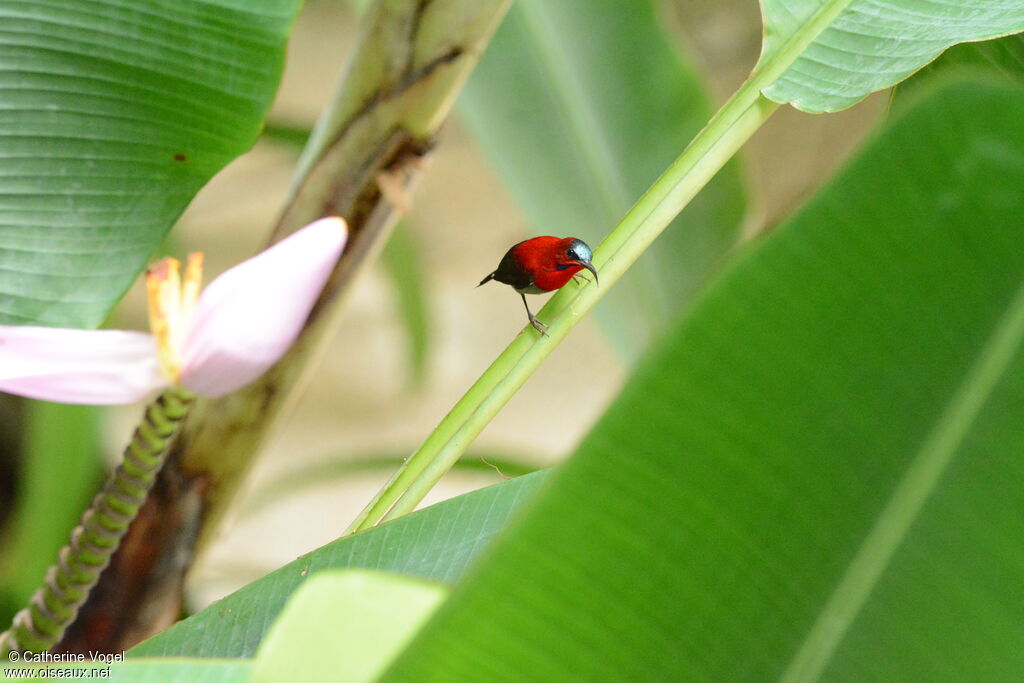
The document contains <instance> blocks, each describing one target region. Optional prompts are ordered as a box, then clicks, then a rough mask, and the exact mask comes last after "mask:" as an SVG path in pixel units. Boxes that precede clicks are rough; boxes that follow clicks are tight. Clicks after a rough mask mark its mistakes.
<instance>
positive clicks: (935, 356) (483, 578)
mask: <svg viewBox="0 0 1024 683" xmlns="http://www.w3.org/2000/svg"><path fill="white" fill-rule="evenodd" d="M1022 186H1024V93H1021V92H1019V91H1003V90H999V89H994V88H987V87H981V86H957V87H954V88H951V89H947V90H944V91H942V92H941V93H940V94H939V95H938V96H936V97H934V98H932V99H930V100H928V101H926V102H924V103H922V104H921V105H920V106H919V107H917V108H915V109H913V110H911V111H909V112H908V113H907V114H906V115H905V116H904V117H902V118H900V119H898V120H897V121H896V122H895V123H893V125H892V126H891V127H890V128H889V129H887V130H886V131H885V132H884V133H883V134H882V135H881V136H880V137H879V138H878V139H876V140H875V141H874V142H873V143H872V144H870V145H869V146H868V147H867V148H866V149H865V150H864V151H863V153H862V155H861V156H860V157H859V158H858V159H856V160H855V161H853V162H852V163H851V164H850V165H849V166H848V167H847V168H845V169H844V170H843V171H842V172H841V173H840V174H839V176H838V177H837V178H836V179H835V180H833V181H832V182H831V183H830V184H829V185H828V186H827V187H826V188H825V189H824V190H823V192H822V193H821V194H820V195H819V196H818V197H816V198H815V199H814V200H812V201H811V202H810V203H809V204H808V205H807V206H806V207H805V208H804V209H803V210H802V211H801V212H800V213H799V215H797V216H796V217H795V218H794V219H793V220H792V221H790V222H789V223H788V224H786V225H784V226H782V227H780V228H779V229H778V230H777V231H776V232H774V233H773V234H771V235H770V236H768V237H767V238H764V239H762V240H761V241H760V243H758V244H755V245H753V246H752V248H750V249H748V250H747V251H746V252H744V253H743V254H742V256H741V257H740V258H739V259H738V262H737V263H736V264H735V265H734V267H733V268H732V269H731V270H730V271H729V272H728V274H727V275H725V276H724V277H723V278H721V279H720V280H719V281H717V282H716V283H715V284H714V285H713V286H712V287H710V288H709V289H708V291H706V293H705V295H704V296H702V297H701V299H700V300H699V302H698V303H697V304H696V305H695V306H694V308H693V309H692V310H691V311H690V314H689V316H688V317H687V318H686V319H685V320H684V321H683V322H682V324H681V325H680V326H679V327H678V328H677V329H676V330H675V331H674V333H673V334H671V335H670V336H669V337H668V338H667V339H666V340H665V343H664V344H662V345H661V346H660V348H659V349H658V350H657V352H656V353H654V354H653V355H652V356H651V357H649V358H648V359H647V361H646V362H645V363H643V364H642V366H641V368H640V370H639V371H638V372H637V373H636V375H635V376H634V377H633V378H632V380H631V381H630V383H629V384H628V386H627V387H626V389H625V390H624V392H623V393H622V395H621V396H620V397H619V398H618V400H617V401H616V403H615V404H614V405H613V406H612V408H611V409H610V410H609V412H608V414H607V415H605V417H604V418H603V419H602V420H601V422H600V423H599V424H598V425H597V427H596V428H595V429H594V431H593V432H592V433H591V434H590V436H589V437H588V438H587V439H585V441H584V442H583V443H582V444H581V446H580V448H579V450H578V452H577V453H576V454H575V455H574V456H573V457H572V458H571V459H570V460H569V461H568V462H567V463H566V464H565V465H563V466H562V467H560V468H559V470H558V471H557V472H556V473H555V474H554V475H553V476H552V478H551V480H550V481H549V482H548V485H547V486H546V487H545V489H544V490H543V491H542V492H541V493H540V494H539V495H538V497H537V498H536V499H535V500H534V501H533V503H532V504H531V506H530V508H529V511H528V512H527V513H525V514H524V515H523V516H521V517H519V518H518V519H517V520H516V521H515V522H514V523H513V524H512V525H510V527H509V529H508V531H507V532H506V533H505V534H504V535H503V536H502V537H501V538H500V539H499V540H498V541H497V542H496V543H495V544H494V545H493V546H492V547H491V549H490V551H489V552H488V553H487V555H486V559H484V560H482V561H481V562H480V563H479V564H478V565H476V568H475V570H474V571H472V572H471V573H470V575H468V576H467V577H466V579H465V580H464V581H463V582H462V584H461V585H460V586H458V587H457V588H456V590H455V592H454V593H453V594H452V597H451V598H450V599H449V601H448V602H447V603H446V604H445V605H443V606H442V607H441V609H440V610H439V612H438V614H437V616H436V617H435V618H434V619H433V620H432V621H431V622H429V623H428V624H427V626H426V627H425V629H424V631H423V632H422V633H421V635H420V637H419V638H418V639H417V640H415V641H414V642H413V643H412V645H411V646H410V648H409V649H408V650H407V651H406V653H405V654H404V655H403V657H402V658H401V659H400V660H399V662H398V663H397V664H396V666H395V668H394V669H393V670H392V671H391V672H390V673H391V675H390V676H389V677H387V678H386V680H408V681H417V682H419V683H422V682H424V681H452V680H510V681H511V680H545V681H548V680H550V681H555V680H616V681H621V680H638V681H640V680H643V681H647V680H713V681H737V680H750V681H767V680H778V679H779V678H780V677H783V678H784V680H790V681H804V680H815V679H817V678H818V677H819V674H822V675H823V676H824V678H825V679H826V680H849V681H864V680H891V681H923V680H928V681H939V680H950V681H999V680H1006V681H1019V680H1020V679H1021V677H1022V675H1024V647H1021V643H1024V591H1022V590H1021V587H1020V586H1021V576H1022V575H1024V547H1022V545H1021V543H1020V539H1021V538H1024V516H1022V515H1021V510H1022V509H1024V488H1022V487H1021V486H1020V481H1021V478H1022V476H1024V460H1022V459H1021V454H1022V453H1024V420H1021V405H1022V402H1024V351H1022V338H1024V249H1022V248H1021V244H1022V243H1024V223H1022V222H1021V221H1020V220H1018V218H1017V217H1019V216H1020V215H1021V212H1022V210H1024V195H1022V194H1021V192H1020V188H1021V187H1022Z"/></svg>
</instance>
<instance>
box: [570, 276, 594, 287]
mask: <svg viewBox="0 0 1024 683" xmlns="http://www.w3.org/2000/svg"><path fill="white" fill-rule="evenodd" d="M580 280H583V282H587V283H589V282H590V278H589V277H587V276H586V275H583V274H582V273H576V274H575V275H573V276H572V281H573V282H575V283H576V284H578V285H580V286H581V287H582V286H583V285H582V284H581V283H580Z"/></svg>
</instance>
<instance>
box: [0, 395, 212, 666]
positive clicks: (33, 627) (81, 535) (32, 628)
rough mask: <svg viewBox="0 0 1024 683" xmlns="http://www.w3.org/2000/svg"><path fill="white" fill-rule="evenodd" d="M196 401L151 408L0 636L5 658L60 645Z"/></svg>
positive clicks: (169, 401) (178, 398)
mask: <svg viewBox="0 0 1024 683" xmlns="http://www.w3.org/2000/svg"><path fill="white" fill-rule="evenodd" d="M194 400H195V396H194V394H192V393H191V392H188V391H186V390H184V389H167V390H166V391H164V392H163V393H162V394H160V395H159V396H158V397H157V398H156V399H155V400H154V401H153V402H152V403H150V404H149V405H148V406H147V407H146V411H145V414H144V416H143V419H142V422H141V423H140V424H139V426H138V428H137V429H136V430H135V434H134V435H133V436H132V440H131V442H129V444H128V447H127V448H126V449H125V451H124V458H123V459H122V461H121V464H120V465H118V467H117V469H116V470H114V472H113V473H112V474H111V475H110V477H109V478H108V479H107V481H106V483H105V484H104V485H103V488H102V489H101V490H100V492H99V493H98V494H96V497H95V498H94V499H93V502H92V504H91V505H90V506H89V509H88V510H86V511H85V514H83V515H82V521H81V523H79V525H78V526H77V527H75V529H74V531H72V532H71V541H70V543H68V545H66V546H64V548H62V549H61V551H60V559H59V560H58V562H57V564H55V565H53V566H51V567H50V569H49V570H48V571H47V572H46V579H45V581H44V582H43V585H42V587H41V588H39V589H38V590H37V591H36V592H35V594H34V595H33V596H32V598H31V599H30V600H29V604H28V606H27V607H25V608H24V609H22V610H21V611H20V612H18V613H17V614H16V615H15V616H14V622H13V623H12V624H11V628H10V629H9V630H7V631H5V632H4V633H2V634H0V658H2V659H4V660H6V659H7V655H8V654H9V653H10V652H12V651H14V652H26V651H27V652H44V651H46V650H48V649H50V648H51V647H53V646H54V645H56V644H57V643H58V642H59V641H60V639H61V637H62V636H63V635H64V631H65V630H66V629H67V627H68V626H70V625H71V623H72V622H73V621H74V620H75V616H76V615H77V614H78V609H79V608H80V607H81V606H82V605H83V604H84V603H85V601H86V599H87V598H88V597H89V592H90V590H91V589H92V587H93V586H94V585H95V584H96V581H97V579H99V576H100V573H101V572H102V571H103V569H104V568H106V566H107V565H108V564H109V563H110V558H111V557H112V556H113V555H114V553H115V552H116V551H117V548H118V546H119V545H120V543H121V538H122V537H123V536H124V534H125V532H126V531H127V530H128V526H129V525H130V524H131V523H132V521H133V520H134V519H135V517H136V515H137V514H138V512H139V508H141V507H142V504H143V503H144V502H145V501H146V496H147V495H148V493H149V489H150V487H151V486H152V485H153V481H154V480H155V479H156V475H157V473H158V472H159V471H160V468H161V466H162V465H163V463H164V459H165V457H166V455H167V451H168V448H169V446H170V445H171V442H172V441H173V440H174V437H175V436H176V435H177V433H178V429H179V427H180V425H181V421H182V420H183V419H184V417H185V416H186V415H187V414H188V412H189V409H190V408H191V406H192V403H193V401H194Z"/></svg>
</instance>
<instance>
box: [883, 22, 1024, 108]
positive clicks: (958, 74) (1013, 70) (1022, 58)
mask: <svg viewBox="0 0 1024 683" xmlns="http://www.w3.org/2000/svg"><path fill="white" fill-rule="evenodd" d="M967 78H975V79H979V78H980V79H985V80H990V81H994V80H999V81H1002V82H1004V83H1005V84H1007V85H1017V86H1018V87H1021V86H1024V34H1020V33H1018V34H1015V35H1012V36H1006V37H1005V38H1000V39H999V40H986V41H984V42H980V43H962V44H960V45H954V46H953V47H951V48H949V49H948V50H946V51H945V52H943V53H942V56H941V57H939V58H938V59H936V60H935V61H934V62H932V63H931V64H929V65H928V66H926V67H925V68H923V69H921V70H920V71H919V72H917V73H916V74H914V76H913V78H908V79H907V80H906V81H904V82H903V83H901V84H900V86H899V89H898V102H899V103H900V104H902V103H903V102H905V101H907V98H908V96H912V95H914V94H916V93H917V91H918V90H919V89H922V86H923V89H925V90H926V89H927V88H928V87H929V86H930V85H932V84H934V83H936V82H938V81H937V80H936V79H960V80H965V79H967Z"/></svg>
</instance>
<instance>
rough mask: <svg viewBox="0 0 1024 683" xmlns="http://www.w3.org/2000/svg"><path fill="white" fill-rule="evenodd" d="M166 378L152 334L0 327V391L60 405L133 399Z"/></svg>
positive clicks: (121, 401) (140, 397)
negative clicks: (163, 376) (158, 359)
mask: <svg viewBox="0 0 1024 683" xmlns="http://www.w3.org/2000/svg"><path fill="white" fill-rule="evenodd" d="M164 383H165V382H164V381H163V379H162V378H161V376H160V371H159V367H158V364H157V359H156V346H155V344H154V342H153V338H152V337H151V336H149V335H148V334H144V333H142V332H123V331H121V330H69V329H62V328H56V327H15V326H8V325H0V391H6V392H7V393H10V394H18V395H19V396H26V397H28V398H37V399H41V400H44V401H56V402H59V403H82V404H92V405H118V404H125V403H135V402H136V401H138V400H141V399H143V398H145V397H146V395H147V394H149V393H150V392H152V391H153V390H154V389H157V388H159V387H160V386H162V385H163V384H164Z"/></svg>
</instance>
